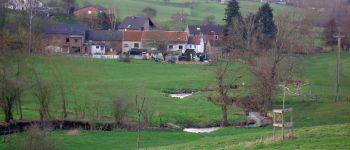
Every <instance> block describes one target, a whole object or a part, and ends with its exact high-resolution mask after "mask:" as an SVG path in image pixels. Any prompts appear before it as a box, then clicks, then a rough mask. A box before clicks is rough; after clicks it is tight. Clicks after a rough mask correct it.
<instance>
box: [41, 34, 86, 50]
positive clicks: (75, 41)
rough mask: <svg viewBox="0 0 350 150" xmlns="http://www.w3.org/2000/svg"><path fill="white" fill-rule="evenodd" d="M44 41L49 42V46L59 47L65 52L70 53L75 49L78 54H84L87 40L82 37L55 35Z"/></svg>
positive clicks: (47, 37)
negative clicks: (84, 45)
mask: <svg viewBox="0 0 350 150" xmlns="http://www.w3.org/2000/svg"><path fill="white" fill-rule="evenodd" d="M44 40H45V41H46V42H47V46H50V45H52V46H59V47H61V48H62V49H63V52H69V51H70V50H73V49H74V50H75V51H76V52H80V53H82V47H83V42H84V41H85V38H84V36H81V35H75V36H74V35H71V36H69V35H65V34H55V35H48V36H46V38H45V39H44Z"/></svg>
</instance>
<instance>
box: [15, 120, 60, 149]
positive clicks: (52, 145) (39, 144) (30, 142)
mask: <svg viewBox="0 0 350 150" xmlns="http://www.w3.org/2000/svg"><path fill="white" fill-rule="evenodd" d="M9 149H11V150H12V149H15V150H58V149H60V148H59V147H58V146H57V143H56V141H55V140H54V139H53V138H51V137H49V136H48V133H47V131H45V130H41V129H40V128H39V127H38V126H32V127H30V128H29V129H28V130H27V132H26V136H25V138H24V139H15V140H14V141H13V143H12V144H11V145H10V146H9Z"/></svg>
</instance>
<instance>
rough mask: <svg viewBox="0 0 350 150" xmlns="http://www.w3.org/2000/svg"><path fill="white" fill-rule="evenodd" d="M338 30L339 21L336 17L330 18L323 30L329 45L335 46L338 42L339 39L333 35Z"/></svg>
mask: <svg viewBox="0 0 350 150" xmlns="http://www.w3.org/2000/svg"><path fill="white" fill-rule="evenodd" d="M337 32H338V29H337V23H336V22H335V20H334V19H331V20H329V22H328V23H327V24H326V25H325V27H324V31H323V38H324V40H325V42H326V44H327V45H329V46H334V45H335V44H337V40H336V39H335V38H334V37H333V36H334V35H335V34H337Z"/></svg>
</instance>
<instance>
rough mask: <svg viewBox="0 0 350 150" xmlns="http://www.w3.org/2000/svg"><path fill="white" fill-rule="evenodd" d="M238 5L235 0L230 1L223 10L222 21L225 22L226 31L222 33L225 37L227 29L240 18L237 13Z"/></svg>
mask: <svg viewBox="0 0 350 150" xmlns="http://www.w3.org/2000/svg"><path fill="white" fill-rule="evenodd" d="M239 9H240V8H239V5H238V2H237V0H230V1H229V3H228V5H227V8H226V10H225V18H224V21H225V22H226V25H225V26H226V29H225V31H224V34H225V36H227V35H228V31H229V30H228V27H230V26H231V25H232V23H233V20H234V18H235V17H237V16H241V13H240V11H239Z"/></svg>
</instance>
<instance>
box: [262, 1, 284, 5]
mask: <svg viewBox="0 0 350 150" xmlns="http://www.w3.org/2000/svg"><path fill="white" fill-rule="evenodd" d="M260 2H261V3H273V4H280V5H287V0H260Z"/></svg>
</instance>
